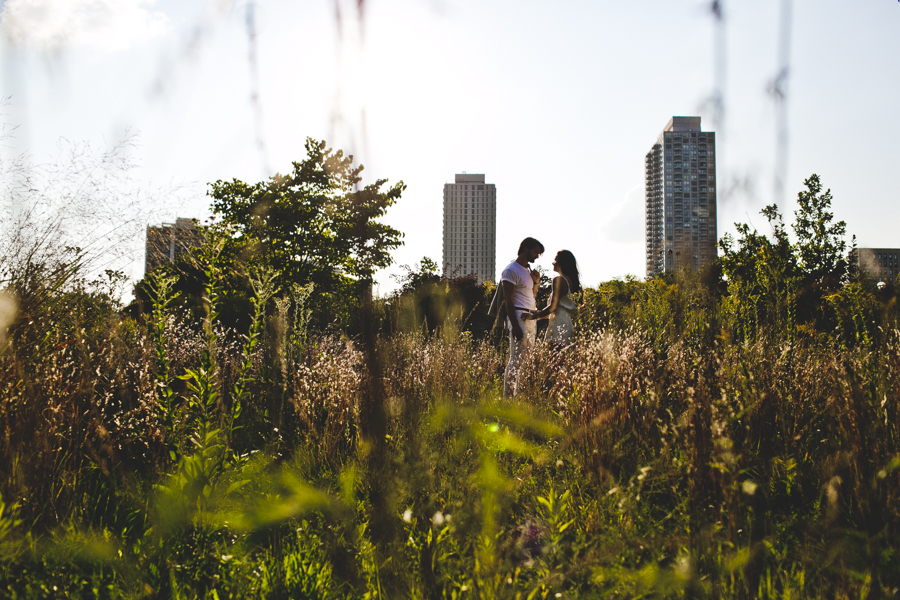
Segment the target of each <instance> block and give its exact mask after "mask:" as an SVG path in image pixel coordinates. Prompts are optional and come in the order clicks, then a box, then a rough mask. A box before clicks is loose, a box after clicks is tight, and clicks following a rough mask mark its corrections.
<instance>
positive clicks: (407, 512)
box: [403, 508, 412, 523]
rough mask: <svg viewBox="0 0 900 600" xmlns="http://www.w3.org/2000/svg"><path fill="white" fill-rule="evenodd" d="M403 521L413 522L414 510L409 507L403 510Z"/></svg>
mask: <svg viewBox="0 0 900 600" xmlns="http://www.w3.org/2000/svg"><path fill="white" fill-rule="evenodd" d="M403 522H404V523H411V522H412V511H411V510H409V509H408V508H407V509H406V510H405V511H403Z"/></svg>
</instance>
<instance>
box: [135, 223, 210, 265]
mask: <svg viewBox="0 0 900 600" xmlns="http://www.w3.org/2000/svg"><path fill="white" fill-rule="evenodd" d="M202 244H203V235H202V234H201V233H200V231H199V230H198V229H197V226H196V225H195V224H194V219H183V218H181V217H177V218H176V219H175V222H174V223H163V224H162V226H160V227H153V226H152V225H150V226H148V227H147V242H146V246H145V254H144V275H146V274H147V273H149V272H150V271H152V270H153V269H155V268H156V267H158V266H159V265H161V264H163V263H166V262H172V263H173V262H175V258H176V257H178V256H180V255H182V254H184V253H186V252H188V251H189V250H190V249H191V248H192V247H194V246H200V245H202Z"/></svg>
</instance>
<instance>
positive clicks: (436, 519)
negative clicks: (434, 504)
mask: <svg viewBox="0 0 900 600" xmlns="http://www.w3.org/2000/svg"><path fill="white" fill-rule="evenodd" d="M431 522H432V523H434V524H435V526H437V527H440V526H441V525H443V524H444V513H442V512H441V511H437V512H436V513H434V516H433V517H431Z"/></svg>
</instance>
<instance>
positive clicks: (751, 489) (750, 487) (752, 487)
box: [743, 480, 758, 496]
mask: <svg viewBox="0 0 900 600" xmlns="http://www.w3.org/2000/svg"><path fill="white" fill-rule="evenodd" d="M757 487H758V486H757V485H756V484H755V483H753V482H752V481H750V480H747V481H745V482H744V486H743V488H744V493H745V494H747V495H748V496H752V495H753V494H755V493H756V488H757Z"/></svg>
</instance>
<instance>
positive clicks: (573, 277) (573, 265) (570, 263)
mask: <svg viewBox="0 0 900 600" xmlns="http://www.w3.org/2000/svg"><path fill="white" fill-rule="evenodd" d="M556 264H557V265H559V270H560V272H561V273H562V274H563V275H565V276H566V277H568V278H569V282H570V283H571V284H572V289H571V290H569V293H570V294H576V293H578V292H580V291H581V279H580V278H579V277H578V262H576V260H575V255H574V254H572V253H571V252H569V251H568V250H560V251H559V252H557V253H556Z"/></svg>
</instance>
